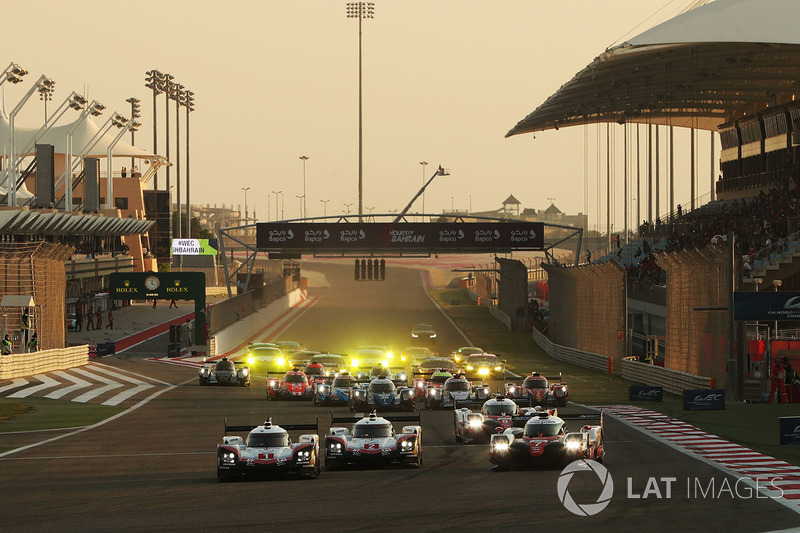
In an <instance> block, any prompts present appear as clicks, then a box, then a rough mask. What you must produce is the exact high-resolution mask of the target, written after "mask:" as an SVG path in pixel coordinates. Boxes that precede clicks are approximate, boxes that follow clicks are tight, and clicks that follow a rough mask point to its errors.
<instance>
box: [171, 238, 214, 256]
mask: <svg viewBox="0 0 800 533" xmlns="http://www.w3.org/2000/svg"><path fill="white" fill-rule="evenodd" d="M218 250H219V245H218V244H217V239H172V255H217V251H218Z"/></svg>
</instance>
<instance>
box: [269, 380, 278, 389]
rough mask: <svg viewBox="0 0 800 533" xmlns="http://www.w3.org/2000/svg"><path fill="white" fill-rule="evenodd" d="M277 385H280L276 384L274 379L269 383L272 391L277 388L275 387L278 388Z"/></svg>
mask: <svg viewBox="0 0 800 533" xmlns="http://www.w3.org/2000/svg"><path fill="white" fill-rule="evenodd" d="M277 384H278V383H277V382H276V381H275V380H274V379H273V380H270V382H269V388H270V389H274V388H275V386H276V385H277Z"/></svg>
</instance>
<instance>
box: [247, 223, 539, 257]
mask: <svg viewBox="0 0 800 533" xmlns="http://www.w3.org/2000/svg"><path fill="white" fill-rule="evenodd" d="M256 245H257V246H258V248H259V249H260V250H372V251H374V250H386V251H399V250H409V249H410V250H420V251H422V250H439V251H447V250H448V249H452V250H458V251H464V250H475V251H486V250H496V249H508V250H512V249H513V250H540V249H543V247H544V225H543V224H542V223H541V222H431V223H399V224H394V223H376V222H367V223H362V222H359V223H335V222H332V223H324V222H312V223H292V222H284V223H281V222H275V223H272V222H264V223H259V224H257V226H256Z"/></svg>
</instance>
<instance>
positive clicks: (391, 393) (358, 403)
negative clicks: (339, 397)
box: [350, 376, 415, 413]
mask: <svg viewBox="0 0 800 533" xmlns="http://www.w3.org/2000/svg"><path fill="white" fill-rule="evenodd" d="M414 402H415V400H414V389H412V388H411V387H397V386H396V385H395V384H394V382H393V381H392V380H391V379H389V378H388V377H386V376H380V377H378V378H375V379H373V380H372V381H370V382H369V385H367V386H366V387H364V385H356V386H354V387H353V389H352V390H351V391H350V412H352V413H371V412H372V411H375V410H378V411H389V410H399V411H413V410H414Z"/></svg>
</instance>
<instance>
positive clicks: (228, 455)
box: [222, 452, 236, 465]
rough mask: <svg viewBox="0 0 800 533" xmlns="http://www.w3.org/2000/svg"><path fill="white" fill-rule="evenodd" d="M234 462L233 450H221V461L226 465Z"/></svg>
mask: <svg viewBox="0 0 800 533" xmlns="http://www.w3.org/2000/svg"><path fill="white" fill-rule="evenodd" d="M235 462H236V454H235V453H233V452H223V454H222V463H223V464H226V465H232V464H234V463H235Z"/></svg>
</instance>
